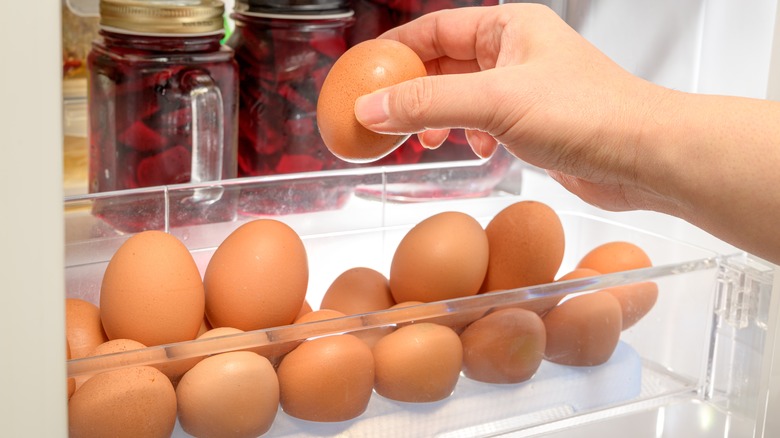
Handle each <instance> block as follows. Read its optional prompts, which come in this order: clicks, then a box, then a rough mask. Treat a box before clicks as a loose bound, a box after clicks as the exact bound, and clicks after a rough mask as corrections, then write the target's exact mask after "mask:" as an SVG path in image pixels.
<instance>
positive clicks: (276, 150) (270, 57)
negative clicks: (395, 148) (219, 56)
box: [227, 0, 354, 214]
mask: <svg viewBox="0 0 780 438" xmlns="http://www.w3.org/2000/svg"><path fill="white" fill-rule="evenodd" d="M232 18H233V19H234V21H235V24H236V28H235V31H234V32H233V34H232V35H231V37H230V39H229V40H228V42H227V44H228V45H229V46H231V47H232V48H233V50H234V52H235V58H236V61H237V62H238V67H239V77H240V84H241V86H240V99H239V102H240V103H239V122H238V126H239V131H238V174H239V176H261V175H278V174H291V173H300V172H313V171H321V170H333V169H341V168H345V167H347V166H350V165H349V164H348V163H345V162H343V161H341V160H339V159H338V158H336V157H335V156H334V155H333V154H331V153H330V152H329V151H328V149H327V148H326V147H325V144H324V143H323V141H322V138H321V137H320V134H319V130H318V129H317V117H316V108H317V98H318V96H319V93H320V89H321V88H322V83H323V81H324V80H325V76H326V75H327V73H328V71H329V70H330V68H331V66H332V65H333V63H334V62H335V60H336V59H337V58H338V57H339V56H341V54H343V53H344V52H345V51H346V48H347V40H346V31H347V29H348V28H349V27H350V26H352V24H353V21H354V18H353V12H352V10H351V9H350V8H349V4H348V3H347V2H346V1H342V0H303V1H299V0H237V1H236V6H235V11H234V13H233V14H232ZM278 190H281V192H280V193H281V194H284V195H285V196H274V193H273V192H272V191H271V192H269V191H268V190H267V189H266V190H263V191H253V190H245V191H242V194H241V201H240V206H241V209H242V210H243V211H244V212H247V213H257V214H264V213H269V212H304V211H312V210H326V209H334V208H339V207H341V206H342V205H343V204H344V202H346V200H347V199H348V197H349V195H350V194H351V192H352V189H351V188H350V187H349V186H348V185H347V184H344V185H339V184H336V185H333V186H329V187H327V188H323V187H321V186H316V185H311V186H310V185H306V184H300V183H296V184H294V185H290V186H280V187H278ZM290 190H293V191H295V192H296V193H295V194H294V196H293V197H292V198H293V199H295V202H294V203H292V204H290V205H277V204H278V203H280V202H282V199H289V198H287V196H288V195H289V193H287V192H288V191H290Z"/></svg>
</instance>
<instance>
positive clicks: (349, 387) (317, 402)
mask: <svg viewBox="0 0 780 438" xmlns="http://www.w3.org/2000/svg"><path fill="white" fill-rule="evenodd" d="M277 374H278V376H279V388H280V395H281V396H280V401H281V405H282V409H284V411H285V412H286V413H287V414H289V415H291V416H293V417H296V418H300V419H303V420H309V421H321V422H335V421H346V420H351V419H353V418H355V417H357V416H359V415H360V414H362V413H363V412H364V411H365V410H366V407H367V406H368V402H369V400H370V399H371V394H372V388H373V385H374V357H373V356H372V355H371V349H369V348H368V346H367V345H366V344H365V343H364V342H363V341H361V340H359V339H358V338H356V337H354V336H352V335H335V336H326V337H321V338H315V339H312V340H310V341H306V342H304V343H303V344H301V345H300V346H298V348H296V349H295V350H293V351H291V352H290V353H289V354H287V356H285V357H284V359H282V362H281V363H280V364H279V368H278V370H277Z"/></svg>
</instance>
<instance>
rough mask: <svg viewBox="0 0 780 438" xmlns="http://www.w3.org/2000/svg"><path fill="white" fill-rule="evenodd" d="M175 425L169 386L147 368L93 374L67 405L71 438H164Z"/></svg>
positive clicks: (163, 378) (172, 396) (172, 390)
mask: <svg viewBox="0 0 780 438" xmlns="http://www.w3.org/2000/svg"><path fill="white" fill-rule="evenodd" d="M175 424H176V392H175V391H174V389H173V385H172V384H171V381H170V380H168V378H167V377H165V375H163V374H162V373H161V372H160V371H158V370H157V369H155V368H152V367H148V366H139V367H130V368H122V369H118V370H114V371H107V372H104V373H100V374H97V375H95V376H94V377H92V378H91V379H89V380H88V381H86V382H85V383H84V385H82V386H81V388H79V389H78V390H76V392H75V393H74V394H73V397H71V399H70V401H69V402H68V430H69V432H70V433H69V436H70V437H71V438H88V437H95V438H103V437H108V436H110V437H127V438H138V437H148V438H154V437H160V438H168V437H170V436H171V434H172V433H173V428H174V425H175Z"/></svg>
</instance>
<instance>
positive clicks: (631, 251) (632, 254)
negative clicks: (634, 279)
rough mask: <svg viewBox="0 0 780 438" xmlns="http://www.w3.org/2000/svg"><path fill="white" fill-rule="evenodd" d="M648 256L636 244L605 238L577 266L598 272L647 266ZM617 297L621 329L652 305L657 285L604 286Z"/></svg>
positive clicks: (640, 316)
mask: <svg viewBox="0 0 780 438" xmlns="http://www.w3.org/2000/svg"><path fill="white" fill-rule="evenodd" d="M652 265H653V263H652V261H651V260H650V257H649V256H648V255H647V253H646V252H645V251H644V250H643V249H642V248H640V247H639V246H637V245H635V244H633V243H630V242H623V241H614V242H608V243H605V244H602V245H599V246H597V247H596V248H593V249H592V250H591V251H590V252H589V253H587V254H586V255H585V256H584V257H583V258H582V260H580V263H579V264H578V265H577V266H578V267H579V268H590V269H594V270H596V271H598V272H601V273H602V274H609V273H613V272H622V271H628V270H631V269H641V268H649V267H651V266H652ZM605 290H606V291H608V292H610V293H611V294H612V295H614V296H615V298H617V299H618V301H620V306H621V307H622V309H623V330H625V329H627V328H629V327H631V326H633V325H634V324H636V323H637V321H639V320H640V319H642V317H644V316H645V315H646V314H647V313H648V312H649V311H650V309H652V308H653V306H654V305H655V302H656V300H657V299H658V285H657V284H655V283H653V282H643V283H637V284H631V285H626V286H619V287H615V288H609V289H605Z"/></svg>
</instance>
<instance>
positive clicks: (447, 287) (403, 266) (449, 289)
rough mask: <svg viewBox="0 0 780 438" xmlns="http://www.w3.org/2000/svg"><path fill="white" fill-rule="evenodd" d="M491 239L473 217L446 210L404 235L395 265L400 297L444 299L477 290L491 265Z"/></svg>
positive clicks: (394, 286)
mask: <svg viewBox="0 0 780 438" xmlns="http://www.w3.org/2000/svg"><path fill="white" fill-rule="evenodd" d="M488 251H489V249H488V239H487V236H486V235H485V230H484V229H482V226H481V225H480V224H479V222H477V220H476V219H474V218H473V217H471V216H469V215H467V214H465V213H461V212H457V211H447V212H443V213H438V214H435V215H433V216H430V217H428V218H426V219H424V220H423V221H421V222H419V223H418V224H417V225H415V226H414V228H412V229H411V230H409V232H408V233H406V235H405V236H404V237H403V239H402V240H401V242H400V243H399V244H398V247H397V248H396V250H395V253H394V254H393V260H392V262H391V265H390V290H391V292H392V294H393V299H394V300H395V302H397V303H400V302H403V301H423V302H431V301H439V300H446V299H451V298H461V297H466V296H470V295H475V294H476V293H477V292H478V291H479V287H480V285H481V284H482V280H483V279H484V278H485V271H486V270H487V266H488Z"/></svg>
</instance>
